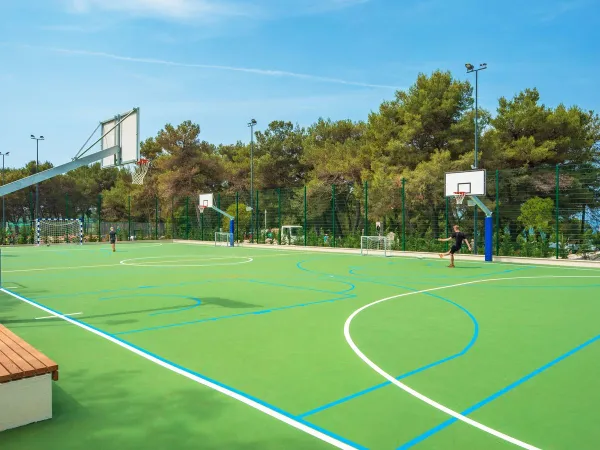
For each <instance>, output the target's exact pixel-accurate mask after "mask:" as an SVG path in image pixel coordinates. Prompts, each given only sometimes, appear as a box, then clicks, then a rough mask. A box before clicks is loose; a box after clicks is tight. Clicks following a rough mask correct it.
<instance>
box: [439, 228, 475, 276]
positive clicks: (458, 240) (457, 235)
mask: <svg viewBox="0 0 600 450" xmlns="http://www.w3.org/2000/svg"><path fill="white" fill-rule="evenodd" d="M453 228H454V233H452V236H450V237H449V238H446V239H443V238H439V239H438V241H440V242H447V241H451V240H452V239H455V242H454V245H452V247H451V248H450V251H449V252H447V253H440V258H443V257H444V256H448V255H450V265H449V266H448V267H452V268H454V254H455V253H456V252H459V251H460V249H461V247H462V244H463V242H464V243H465V244H467V247H468V248H469V251H471V244H470V243H469V240H468V239H467V236H465V233H463V232H462V231H460V229H459V228H458V225H454V227H453Z"/></svg>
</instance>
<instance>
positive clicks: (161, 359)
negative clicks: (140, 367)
mask: <svg viewBox="0 0 600 450" xmlns="http://www.w3.org/2000/svg"><path fill="white" fill-rule="evenodd" d="M0 289H1V290H3V291H6V292H7V293H10V294H12V295H14V296H16V297H17V298H19V297H20V298H23V299H26V300H28V301H30V302H31V303H33V304H35V305H38V306H41V307H43V308H46V309H47V310H48V311H52V312H53V313H55V314H58V315H60V316H63V313H61V312H59V311H56V310H54V309H52V308H49V307H47V306H46V305H43V304H41V303H38V302H36V301H35V300H31V299H29V298H26V297H23V296H22V295H20V294H17V293H16V292H12V291H9V290H8V289H5V288H0ZM69 319H70V320H72V321H74V322H78V323H80V324H82V325H85V326H86V327H88V328H90V329H93V330H95V331H96V332H98V333H99V334H100V335H103V336H105V337H111V338H112V339H116V340H118V341H120V342H122V343H123V344H126V345H128V346H129V347H131V348H134V349H136V350H137V351H139V352H141V353H144V354H145V355H148V356H150V357H152V358H155V359H157V360H159V361H162V362H164V363H166V364H169V365H170V366H172V367H175V368H177V369H179V370H181V371H183V372H186V373H188V374H190V375H193V376H195V377H198V378H201V379H203V380H204V381H208V382H210V383H213V384H215V385H217V386H220V387H222V388H224V389H227V390H228V391H230V392H234V393H236V394H238V395H240V396H241V397H244V398H246V399H248V400H252V401H254V402H255V403H258V404H259V405H263V406H265V407H267V408H269V409H270V410H272V411H275V412H278V413H279V414H281V415H282V416H285V417H288V418H290V419H292V420H295V421H296V422H299V423H301V424H303V425H305V426H307V427H309V428H311V429H313V430H315V431H319V432H321V433H323V434H324V435H326V436H329V437H331V438H334V439H337V440H338V441H341V442H344V443H345V444H348V445H349V446H351V447H354V448H356V449H358V450H367V448H366V447H363V446H362V445H359V444H357V443H355V442H352V441H350V440H349V439H346V438H344V437H342V436H339V435H337V434H335V433H333V432H331V431H328V430H326V429H324V428H321V427H319V426H317V425H314V424H312V423H310V422H307V421H306V420H303V419H302V418H300V417H297V416H294V415H293V414H290V413H288V412H287V411H284V410H283V409H281V408H278V407H277V406H273V405H271V404H269V403H267V402H265V401H263V400H261V399H259V398H258V397H254V396H252V395H250V394H246V393H245V392H242V391H240V390H238V389H236V388H233V387H231V386H228V385H226V384H224V383H221V382H219V381H217V380H215V379H213V378H209V377H207V376H205V375H202V374H201V373H199V372H196V371H193V370H191V369H188V368H187V367H184V366H181V365H179V364H177V363H175V362H173V361H169V360H168V359H166V358H163V357H162V356H159V355H157V354H155V353H152V352H150V351H148V350H146V349H144V348H142V347H138V346H137V345H135V344H132V343H130V342H128V341H126V340H124V339H121V338H120V337H118V336H115V335H114V334H110V333H107V332H105V331H103V330H101V329H99V328H96V327H94V326H92V325H90V324H88V323H85V322H83V321H81V320H77V319H74V318H72V317H69Z"/></svg>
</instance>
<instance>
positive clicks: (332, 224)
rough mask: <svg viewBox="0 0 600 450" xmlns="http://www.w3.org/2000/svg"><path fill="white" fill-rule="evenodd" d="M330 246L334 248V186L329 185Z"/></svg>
mask: <svg viewBox="0 0 600 450" xmlns="http://www.w3.org/2000/svg"><path fill="white" fill-rule="evenodd" d="M331 246H332V247H335V184H332V185H331Z"/></svg>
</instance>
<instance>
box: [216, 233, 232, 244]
mask: <svg viewBox="0 0 600 450" xmlns="http://www.w3.org/2000/svg"><path fill="white" fill-rule="evenodd" d="M232 239H233V233H227V232H225V231H217V232H216V233H215V246H223V247H228V246H230V244H231V240H232Z"/></svg>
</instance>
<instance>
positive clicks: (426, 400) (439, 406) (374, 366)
mask: <svg viewBox="0 0 600 450" xmlns="http://www.w3.org/2000/svg"><path fill="white" fill-rule="evenodd" d="M540 278H600V276H594V275H592V276H586V275H541V276H537V277H533V276H530V277H507V278H489V279H485V280H471V281H465V282H463V283H457V284H451V285H447V286H437V287H434V288H430V289H422V290H419V291H414V292H403V293H401V294H397V295H393V296H390V297H386V298H383V299H380V300H376V301H374V302H371V303H369V304H367V305H364V306H362V307H360V308H358V309H357V310H356V311H354V312H353V313H352V314H351V315H350V316H349V317H348V318H347V319H346V322H345V323H344V338H345V339H346V342H347V343H348V345H349V346H350V348H351V349H352V351H353V352H354V353H355V354H356V355H357V356H358V357H359V358H360V359H361V360H362V361H363V362H364V363H365V364H367V365H368V366H369V367H371V369H373V370H374V371H375V372H377V373H378V374H379V375H381V376H382V377H384V378H385V379H386V380H388V381H389V382H391V383H392V384H394V385H396V386H397V387H399V388H400V389H402V390H403V391H405V392H407V393H408V394H410V395H412V396H413V397H416V398H417V399H419V400H421V401H422V402H424V403H427V404H428V405H430V406H432V407H434V408H435V409H437V410H439V411H442V412H444V413H446V414H448V415H450V416H452V417H454V418H455V419H458V420H460V421H461V422H464V423H466V424H468V425H471V426H473V427H475V428H478V429H480V430H482V431H485V432H486V433H488V434H491V435H493V436H496V437H498V438H500V439H502V440H504V441H507V442H510V443H511V444H514V445H517V446H519V447H521V448H525V449H527V450H540V449H539V448H537V447H534V446H533V445H530V444H527V443H525V442H523V441H520V440H518V439H516V438H513V437H512V436H509V435H507V434H504V433H502V432H500V431H497V430H495V429H493V428H490V427H488V426H486V425H484V424H482V423H480V422H477V421H475V420H473V419H471V418H469V417H467V416H464V415H462V414H460V413H458V412H456V411H454V410H452V409H450V408H448V407H446V406H444V405H442V404H441V403H438V402H436V401H435V400H433V399H431V398H429V397H427V396H425V395H423V394H421V393H420V392H417V391H416V390H414V389H412V388H411V387H409V386H407V385H406V384H404V383H401V382H400V381H398V380H397V379H396V378H394V377H393V376H392V375H390V374H388V373H387V372H386V371H384V370H383V369H382V368H381V367H379V366H378V365H377V364H375V363H374V362H373V361H371V360H370V359H369V358H368V357H367V356H366V355H365V354H364V353H363V352H362V351H361V350H360V349H359V348H358V346H357V345H356V344H355V343H354V341H353V340H352V336H351V334H350V324H351V323H352V320H353V319H354V318H355V317H356V316H357V315H358V314H360V313H361V312H363V311H364V310H366V309H367V308H370V307H371V306H375V305H377V304H379V303H383V302H386V301H388V300H393V299H396V298H401V297H408V296H410V295H417V294H424V293H427V292H432V291H439V290H442V289H452V288H456V287H461V286H468V285H470V284H480V283H487V282H493V281H508V280H510V281H512V280H522V279H540Z"/></svg>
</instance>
